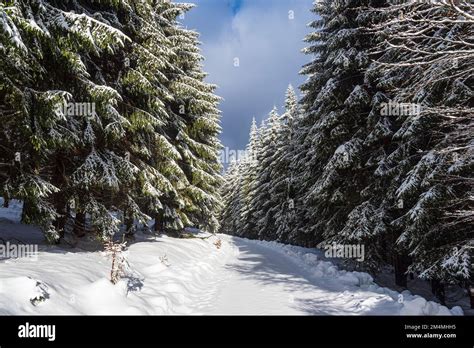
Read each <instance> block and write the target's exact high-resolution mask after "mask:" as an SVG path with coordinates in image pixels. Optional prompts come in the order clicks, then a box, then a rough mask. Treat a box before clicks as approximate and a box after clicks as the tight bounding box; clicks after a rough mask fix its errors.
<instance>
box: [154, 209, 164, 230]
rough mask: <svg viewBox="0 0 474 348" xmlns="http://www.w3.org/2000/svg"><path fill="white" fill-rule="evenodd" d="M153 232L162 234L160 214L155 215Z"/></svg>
mask: <svg viewBox="0 0 474 348" xmlns="http://www.w3.org/2000/svg"><path fill="white" fill-rule="evenodd" d="M153 230H154V231H155V232H162V231H163V218H162V214H161V213H156V214H155V225H154V226H153Z"/></svg>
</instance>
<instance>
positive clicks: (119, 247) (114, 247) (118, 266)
mask: <svg viewBox="0 0 474 348" xmlns="http://www.w3.org/2000/svg"><path fill="white" fill-rule="evenodd" d="M126 244H127V242H122V243H118V242H114V241H113V240H112V239H110V240H109V241H107V242H106V243H105V245H104V249H105V252H106V253H107V255H108V256H111V257H112V268H111V270H110V281H111V282H112V284H117V283H118V281H119V280H120V278H122V277H123V275H124V270H125V266H126V263H127V261H126V258H125V255H124V254H123V251H124V249H125V246H126Z"/></svg>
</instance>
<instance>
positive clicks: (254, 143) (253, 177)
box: [240, 118, 262, 238]
mask: <svg viewBox="0 0 474 348" xmlns="http://www.w3.org/2000/svg"><path fill="white" fill-rule="evenodd" d="M260 135H261V132H260V131H259V129H258V127H257V123H256V121H255V118H254V119H253V120H252V125H251V128H250V136H249V143H248V145H247V148H246V155H245V157H244V158H242V159H241V162H242V170H243V173H242V184H241V186H242V189H241V200H242V213H241V218H242V226H240V227H241V233H242V234H243V235H245V237H248V238H256V237H257V235H256V234H255V231H256V224H257V221H256V216H255V209H254V204H255V195H256V191H257V171H258V168H259V161H260V160H261V150H262V149H261V147H262V144H261V136H260Z"/></svg>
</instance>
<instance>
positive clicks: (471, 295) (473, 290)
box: [468, 285, 474, 309]
mask: <svg viewBox="0 0 474 348" xmlns="http://www.w3.org/2000/svg"><path fill="white" fill-rule="evenodd" d="M468 293H469V298H470V300H471V309H474V285H470V286H469V287H468Z"/></svg>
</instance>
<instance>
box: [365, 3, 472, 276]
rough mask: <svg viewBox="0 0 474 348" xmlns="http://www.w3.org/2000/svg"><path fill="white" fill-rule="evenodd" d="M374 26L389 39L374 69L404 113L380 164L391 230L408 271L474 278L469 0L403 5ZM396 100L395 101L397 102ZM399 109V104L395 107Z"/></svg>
mask: <svg viewBox="0 0 474 348" xmlns="http://www.w3.org/2000/svg"><path fill="white" fill-rule="evenodd" d="M389 11H390V12H389V14H390V16H389V20H388V21H387V22H386V23H383V24H382V25H380V26H378V27H376V28H375V29H376V30H379V31H382V33H383V34H384V35H385V37H386V38H387V43H386V44H384V45H381V47H380V49H381V50H384V51H385V52H386V53H385V54H384V56H382V58H381V59H380V60H379V62H378V64H376V66H375V68H374V70H375V73H376V74H378V75H379V76H380V78H379V85H380V86H381V87H383V88H386V89H388V90H390V91H391V93H392V94H393V95H394V102H395V103H413V104H414V105H416V106H417V108H415V111H416V112H413V113H408V114H403V115H399V116H398V119H397V122H398V123H399V124H400V127H399V129H398V130H397V132H396V133H395V134H394V136H393V139H394V142H395V144H396V147H395V148H394V149H393V151H392V152H391V153H390V154H389V155H388V156H387V159H386V160H385V161H384V163H383V164H381V167H380V169H379V171H380V172H382V173H384V174H386V176H387V177H388V178H389V179H390V192H391V193H392V194H391V195H390V196H391V197H393V198H392V202H391V204H392V205H394V206H395V205H397V204H398V208H399V209H398V211H397V214H396V215H395V216H394V219H393V221H392V224H391V225H392V226H394V228H395V229H396V230H397V231H398V240H397V247H398V248H402V249H405V250H406V251H407V252H408V253H409V255H410V257H411V259H412V263H411V266H410V270H411V271H414V272H417V273H418V274H420V276H421V277H423V278H428V279H433V280H435V281H436V282H440V281H441V282H455V281H459V280H463V279H468V278H470V277H472V268H471V261H470V260H471V259H472V247H473V243H474V236H473V234H472V233H473V232H472V231H473V230H474V229H473V226H474V223H473V221H474V220H473V214H472V211H473V194H472V193H473V187H474V185H473V184H472V179H473V178H472V172H473V171H472V169H473V158H474V156H473V146H474V144H473V142H472V141H473V140H472V139H473V135H474V125H473V119H472V115H473V109H472V98H473V91H472V84H471V85H470V82H469V81H470V79H471V80H472V69H473V63H472V62H473V52H472V49H471V48H472V45H473V42H472V34H473V31H472V28H473V21H474V17H473V16H472V13H473V6H472V5H471V4H468V3H467V2H463V1H461V2H458V3H457V2H450V1H444V2H439V3H433V4H430V3H413V2H401V3H399V4H396V5H393V6H391V7H390V8H389ZM395 103H394V104H395ZM395 105H400V104H395Z"/></svg>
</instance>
